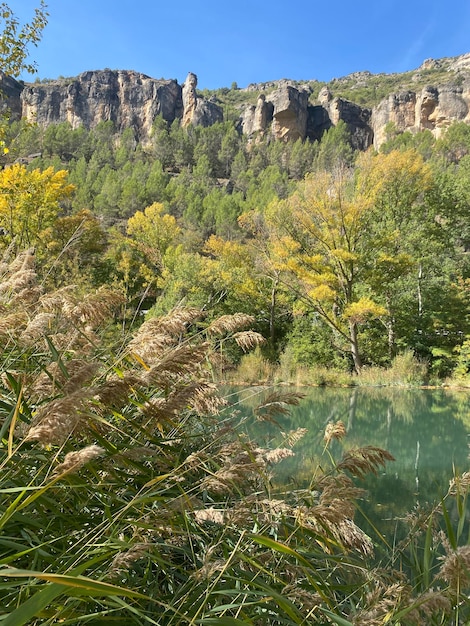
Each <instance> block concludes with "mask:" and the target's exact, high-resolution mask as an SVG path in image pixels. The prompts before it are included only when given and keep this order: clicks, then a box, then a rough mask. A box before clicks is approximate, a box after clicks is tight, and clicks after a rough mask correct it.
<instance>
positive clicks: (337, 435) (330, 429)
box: [323, 421, 346, 446]
mask: <svg viewBox="0 0 470 626" xmlns="http://www.w3.org/2000/svg"><path fill="white" fill-rule="evenodd" d="M345 436H346V427H345V425H344V423H343V422H342V421H339V422H335V423H331V422H330V423H329V424H327V426H326V428H325V434H324V436H323V440H324V442H325V445H326V446H329V445H330V442H331V441H332V440H333V439H336V440H341V439H343V438H344V437H345Z"/></svg>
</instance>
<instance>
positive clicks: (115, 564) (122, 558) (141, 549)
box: [109, 542, 152, 576]
mask: <svg viewBox="0 0 470 626" xmlns="http://www.w3.org/2000/svg"><path fill="white" fill-rule="evenodd" d="M151 548H152V544H151V543H148V542H141V543H136V544H134V545H133V546H132V547H131V548H129V550H126V551H124V552H118V554H116V556H115V557H114V559H113V561H112V563H111V565H110V568H109V574H110V576H116V575H118V574H120V573H121V572H125V571H127V570H129V569H130V568H131V567H132V565H133V564H134V563H136V562H137V561H138V560H139V559H141V558H143V557H144V556H147V555H148V554H149V552H150V550H151Z"/></svg>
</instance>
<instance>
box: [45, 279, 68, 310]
mask: <svg viewBox="0 0 470 626" xmlns="http://www.w3.org/2000/svg"><path fill="white" fill-rule="evenodd" d="M74 290H75V285H66V286H65V287H61V288H60V289H56V290H55V291H52V292H50V293H45V294H44V295H42V296H41V298H40V299H39V303H40V305H41V307H42V308H43V309H44V311H47V312H50V313H59V312H62V310H63V307H64V304H66V306H67V307H70V305H71V302H72V301H73V292H74Z"/></svg>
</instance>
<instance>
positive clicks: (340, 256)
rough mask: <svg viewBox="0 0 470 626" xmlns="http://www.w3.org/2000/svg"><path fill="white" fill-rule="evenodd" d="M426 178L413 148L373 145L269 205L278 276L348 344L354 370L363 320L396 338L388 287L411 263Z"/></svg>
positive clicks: (426, 172)
mask: <svg viewBox="0 0 470 626" xmlns="http://www.w3.org/2000/svg"><path fill="white" fill-rule="evenodd" d="M430 184H431V173H430V170H429V168H428V167H427V166H426V165H425V164H424V163H423V160H422V158H421V157H420V156H419V155H418V154H417V153H416V152H415V151H407V152H392V153H390V154H388V155H374V154H373V153H372V152H370V153H367V154H365V155H363V156H361V157H360V158H359V159H358V162H357V163H356V166H355V168H350V169H349V168H344V167H343V168H337V169H336V170H333V171H329V172H317V173H314V174H312V175H310V176H308V177H307V178H306V179H305V180H304V181H302V182H301V183H299V184H298V186H297V189H296V191H295V192H294V193H293V194H292V195H291V196H290V197H289V198H287V199H286V200H283V201H280V202H276V203H273V204H271V205H270V207H269V208H268V210H267V213H266V219H267V221H268V224H269V225H270V227H271V235H270V245H271V249H272V250H273V253H274V255H275V257H273V259H274V258H275V260H274V262H275V264H276V265H277V266H278V267H279V268H280V269H281V270H282V271H283V280H284V281H285V282H286V283H287V284H288V287H289V289H290V290H291V291H292V292H293V293H294V294H295V295H296V297H297V298H298V301H299V303H303V306H304V307H305V308H306V309H309V310H313V311H314V312H315V313H316V314H317V316H319V318H320V319H321V320H323V322H325V323H326V324H328V326H329V327H330V328H331V329H332V330H333V332H334V333H335V334H336V336H337V337H338V342H337V343H338V344H340V343H341V341H340V340H342V341H343V342H346V343H347V345H348V350H349V352H350V354H351V357H352V361H353V363H354V369H355V370H356V372H359V371H360V370H361V367H362V358H361V351H360V346H359V329H360V327H361V325H362V324H364V323H366V322H367V321H368V320H370V319H373V318H383V320H385V321H384V323H385V324H386V326H387V328H389V339H390V340H393V329H392V327H391V325H392V322H393V303H391V294H392V292H393V289H392V287H393V284H394V281H395V280H396V278H397V276H400V275H403V274H404V273H405V272H408V271H410V267H412V266H413V265H414V263H415V262H416V259H415V258H413V254H412V253H413V245H412V241H413V229H414V230H416V224H419V223H420V222H422V221H423V220H424V213H420V210H419V206H420V199H422V196H423V193H424V192H425V191H426V189H428V188H429V186H430ZM420 216H421V217H420ZM413 224H414V225H415V226H414V227H413ZM405 242H406V245H405Z"/></svg>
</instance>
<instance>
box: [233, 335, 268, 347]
mask: <svg viewBox="0 0 470 626" xmlns="http://www.w3.org/2000/svg"><path fill="white" fill-rule="evenodd" d="M233 338H234V339H235V341H236V343H237V346H239V347H240V348H241V349H242V350H243V352H248V350H251V349H252V348H256V346H259V345H261V344H262V343H264V342H265V341H266V339H265V338H264V337H263V335H260V333H256V332H255V331H253V330H244V331H241V332H238V333H235V334H234V335H233Z"/></svg>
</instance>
